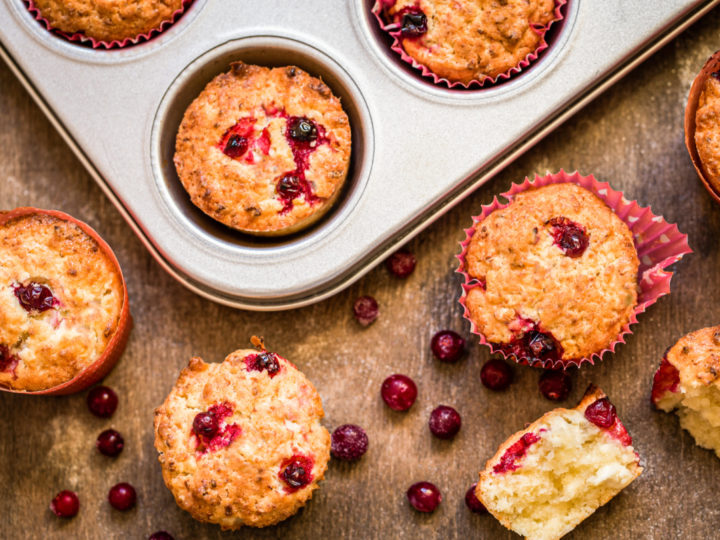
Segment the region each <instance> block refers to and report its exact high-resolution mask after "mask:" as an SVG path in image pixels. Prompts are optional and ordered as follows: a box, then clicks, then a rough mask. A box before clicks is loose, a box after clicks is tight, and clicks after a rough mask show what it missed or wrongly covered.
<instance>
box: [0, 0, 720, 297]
mask: <svg viewBox="0 0 720 540" xmlns="http://www.w3.org/2000/svg"><path fill="white" fill-rule="evenodd" d="M718 3H720V0H662V1H653V2H652V6H651V9H649V7H650V6H648V1H647V0H603V1H600V0H569V2H568V4H567V6H566V7H565V19H564V20H563V21H562V23H561V24H558V25H557V27H556V28H555V29H554V30H553V31H552V35H551V46H550V48H549V49H548V50H546V51H545V52H544V53H543V54H542V55H541V57H540V59H539V60H538V61H536V62H535V63H534V64H533V65H532V66H531V67H530V68H528V69H526V70H525V71H524V72H523V73H522V74H521V75H519V76H515V77H512V78H511V79H510V80H509V81H506V82H504V83H502V84H498V85H496V86H493V87H489V88H483V89H475V90H450V89H448V88H444V87H441V86H437V85H434V84H432V82H430V81H429V80H425V79H423V78H421V77H420V76H419V75H418V74H417V73H415V72H414V70H412V68H410V67H409V66H407V65H406V64H405V63H404V62H402V61H401V60H400V59H399V58H398V57H397V55H396V54H395V53H393V52H392V51H391V50H390V49H389V48H388V41H387V39H386V36H385V35H384V34H383V32H381V31H380V29H379V28H378V25H377V23H376V21H375V19H374V17H373V16H372V14H371V13H370V7H371V5H372V1H371V0H306V1H304V2H281V1H280V0H262V1H260V0H244V1H243V2H241V3H236V2H225V1H222V0H196V1H195V2H194V4H193V5H192V6H191V7H190V8H189V10H188V11H187V12H186V13H185V15H184V16H183V17H182V18H181V19H180V20H179V21H178V22H177V23H176V24H174V25H173V26H172V27H171V28H170V29H168V30H166V31H165V32H163V33H162V34H161V35H160V36H158V37H156V38H154V39H152V40H151V41H149V42H147V43H144V44H140V45H136V46H132V47H128V48H124V49H119V50H110V51H108V50H102V49H100V50H93V49H91V48H87V47H83V46H80V45H77V44H73V43H70V42H68V41H66V40H64V39H62V38H59V37H56V36H54V35H53V34H51V33H50V32H48V31H47V30H45V29H44V28H43V27H42V26H41V25H40V24H39V23H38V22H37V21H35V20H34V19H33V17H32V16H31V14H30V13H29V12H28V11H27V10H26V8H25V4H24V3H23V2H22V0H3V1H2V2H0V45H2V47H0V56H2V57H3V59H4V60H5V61H6V62H7V63H8V65H9V66H10V67H11V69H12V70H13V71H14V72H15V73H16V74H17V76H18V77H19V78H20V79H21V80H22V82H23V84H24V85H25V87H26V88H27V89H28V91H29V92H30V93H31V94H32V96H33V97H34V98H35V100H36V101H37V102H38V104H39V105H40V107H41V108H42V109H43V111H44V112H45V113H46V114H47V115H48V117H49V118H50V120H51V121H52V123H53V124H54V125H55V127H56V128H58V130H59V131H60V132H61V134H62V135H63V136H64V138H65V139H66V141H67V142H68V144H69V145H70V146H71V148H72V149H73V151H74V152H75V153H76V154H77V155H78V157H79V158H80V160H81V161H82V163H83V164H84V165H85V166H86V167H87V168H88V170H89V171H90V173H91V174H92V175H93V177H94V178H95V180H96V181H97V182H98V184H100V186H101V187H102V188H103V190H104V191H105V193H106V194H107V195H108V197H110V199H111V200H112V201H113V203H114V204H115V205H116V206H117V208H118V209H119V210H120V212H121V213H122V215H123V216H124V217H125V219H126V220H127V222H128V223H129V224H130V226H131V227H132V228H133V230H134V231H135V232H136V233H137V235H138V236H139V237H140V239H141V240H142V241H143V242H144V244H145V245H146V246H147V248H148V249H149V250H150V252H151V253H152V254H153V256H154V257H155V258H156V259H157V260H158V262H160V264H161V265H162V266H163V267H164V268H165V269H166V270H167V271H168V272H170V273H171V274H172V275H173V276H174V277H175V278H176V279H178V280H179V281H180V282H182V283H183V284H185V285H186V286H187V287H189V288H190V289H192V290H193V291H195V292H197V293H198V294H201V295H203V296H205V297H207V298H210V299H212V300H215V301H218V302H221V303H223V304H227V305H231V306H235V307H240V308H246V309H255V310H277V309H285V308H290V307H299V306H302V305H307V304H310V303H312V302H316V301H318V300H321V299H323V298H326V297H328V296H330V295H332V294H334V293H336V292H338V291H339V290H341V289H343V288H344V287H347V286H348V285H349V284H351V283H352V282H353V281H355V280H356V279H358V278H359V277H360V276H362V275H363V274H364V273H366V272H367V271H368V270H370V269H371V268H372V267H373V266H374V265H375V264H377V263H378V262H379V261H381V260H383V259H384V258H385V257H386V256H387V254H388V253H390V252H391V251H393V250H395V249H397V247H398V246H399V245H401V244H402V243H404V242H406V241H407V240H408V239H409V238H410V237H412V236H414V235H415V234H417V233H419V232H420V231H421V230H423V229H424V228H425V227H427V226H428V225H429V224H430V223H432V222H433V221H434V220H435V219H437V218H438V217H439V216H440V215H442V214H443V213H444V212H446V211H447V210H448V209H450V208H451V207H452V206H453V205H454V204H455V203H457V202H458V201H459V200H461V199H462V198H463V197H465V196H466V195H468V194H469V193H470V192H471V191H472V190H473V189H474V188H476V187H477V186H479V185H480V184H482V183H483V182H485V181H487V180H488V179H489V178H490V177H492V176H493V175H494V174H495V173H496V172H498V171H499V170H500V169H501V168H502V167H504V166H505V165H507V164H508V163H509V162H510V161H512V160H513V159H514V158H516V157H517V156H518V155H520V154H521V153H522V152H523V151H524V150H526V149H527V148H528V147H530V146H531V145H532V144H534V143H535V142H537V141H538V140H539V139H540V138H541V137H543V136H544V135H545V134H547V133H548V132H549V131H551V130H552V129H553V128H554V127H556V126H557V125H558V124H559V123H561V122H562V121H563V120H565V119H566V118H568V117H569V116H570V115H571V114H573V113H574V112H576V111H577V110H578V109H579V108H580V107H582V106H583V105H585V104H586V103H587V102H588V101H589V100H591V99H592V98H593V97H595V96H596V95H597V94H598V93H600V92H602V91H603V90H604V89H605V88H607V87H608V86H609V85H610V84H612V83H613V82H615V81H616V80H617V79H618V78H619V77H621V76H622V75H624V74H625V73H627V72H628V71H629V70H630V69H632V68H633V67H634V66H636V65H637V64H638V63H639V62H641V61H642V60H644V59H645V58H646V57H647V56H648V55H649V54H651V53H652V52H654V51H655V50H657V49H658V48H659V47H660V46H662V45H663V44H664V43H666V42H667V41H669V40H670V39H671V38H672V37H674V36H675V35H677V33H679V32H680V31H682V30H683V29H684V28H686V27H687V26H688V25H689V24H690V23H692V22H693V21H694V20H696V19H697V18H699V17H700V16H702V15H703V14H704V13H705V12H706V11H708V10H709V9H710V8H711V7H713V6H714V5H716V4H718ZM234 60H243V61H245V62H249V63H257V64H264V65H271V66H280V65H289V64H294V65H297V66H299V67H301V68H303V69H305V70H306V71H308V72H310V73H311V74H313V75H317V76H321V77H322V78H323V80H324V81H325V82H326V83H327V84H328V85H329V86H330V87H331V88H332V90H333V91H334V92H335V94H336V95H338V96H339V97H340V98H341V100H342V103H343V107H344V108H345V110H346V112H347V113H348V115H349V117H350V120H351V123H352V128H353V133H352V135H353V155H352V162H351V167H350V173H349V176H348V180H347V182H346V186H345V188H344V191H343V193H342V196H341V198H340V199H339V201H338V202H337V204H336V206H335V207H334V209H333V210H332V211H331V212H329V214H328V215H327V216H325V217H324V218H323V219H322V220H321V221H320V222H319V223H318V224H316V225H315V226H313V227H312V228H311V229H309V230H307V231H304V232H302V233H298V234H296V235H293V236H291V237H286V238H283V239H275V240H273V239H258V238H253V237H250V236H246V235H243V234H241V233H237V232H236V231H233V230H231V229H228V228H226V227H224V226H223V225H221V224H219V223H217V222H215V221H214V220H212V219H211V218H209V217H207V216H206V215H205V214H203V213H202V212H201V211H200V210H198V209H196V208H195V207H194V206H193V205H192V203H191V202H190V200H189V197H188V196H187V194H186V193H185V192H184V190H183V189H182V186H181V185H180V182H179V180H178V179H177V175H176V173H175V170H174V166H173V163H172V156H173V153H174V144H175V133H176V131H177V128H178V125H179V123H180V120H181V118H182V114H183V112H184V111H185V108H186V107H187V106H188V105H189V104H190V102H191V101H192V100H193V99H194V98H195V96H196V95H197V94H198V93H199V92H200V90H201V89H202V88H203V87H204V86H205V84H207V82H209V81H210V79H212V77H214V76H215V75H216V74H218V73H221V72H223V71H226V70H227V69H228V64H229V63H230V62H232V61H234Z"/></svg>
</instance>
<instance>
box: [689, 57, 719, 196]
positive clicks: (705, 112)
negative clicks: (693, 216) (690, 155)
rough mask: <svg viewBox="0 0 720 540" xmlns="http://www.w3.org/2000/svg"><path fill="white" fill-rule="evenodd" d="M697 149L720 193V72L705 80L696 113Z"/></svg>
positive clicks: (704, 168) (710, 178)
mask: <svg viewBox="0 0 720 540" xmlns="http://www.w3.org/2000/svg"><path fill="white" fill-rule="evenodd" d="M695 147H696V148H697V153H698V156H699V157H700V161H701V163H702V167H703V170H704V171H705V177H706V178H707V180H708V181H709V182H710V184H711V185H712V187H713V188H714V189H715V190H716V191H718V192H720V71H714V72H713V73H711V74H710V76H708V77H707V78H706V79H705V82H704V83H703V86H702V91H701V92H700V97H699V99H698V105H697V110H696V111H695Z"/></svg>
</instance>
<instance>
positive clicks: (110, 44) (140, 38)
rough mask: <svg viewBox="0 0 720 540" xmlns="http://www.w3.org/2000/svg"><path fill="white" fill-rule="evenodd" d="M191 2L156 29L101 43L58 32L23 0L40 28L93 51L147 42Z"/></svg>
mask: <svg viewBox="0 0 720 540" xmlns="http://www.w3.org/2000/svg"><path fill="white" fill-rule="evenodd" d="M193 1H194V0H183V2H182V7H181V8H180V9H178V10H177V11H175V12H174V13H173V14H172V15H171V16H170V18H169V19H167V20H164V21H163V22H161V23H160V25H159V26H158V27H157V28H153V29H152V30H149V31H148V32H145V33H142V34H138V35H137V36H135V37H131V38H130V37H128V38H125V39H122V40H117V39H114V40H112V41H103V40H99V39H95V38H93V37H89V36H86V35H85V34H83V33H82V32H75V33H73V34H70V33H68V32H63V31H62V30H58V29H57V28H53V26H52V25H51V24H50V21H48V20H47V19H46V18H45V17H43V16H42V13H40V10H39V9H38V8H37V7H36V6H35V1H34V0H24V2H25V5H26V6H27V9H28V11H29V12H30V13H31V14H32V16H33V17H34V18H35V20H36V21H38V22H39V23H40V24H41V25H42V26H44V27H45V28H46V29H47V31H48V32H51V33H53V34H55V35H58V36H61V37H63V38H65V39H67V40H68V41H71V42H73V43H77V44H79V45H84V46H88V47H92V48H93V49H121V48H123V47H130V46H132V45H137V44H138V43H143V42H145V41H149V40H150V39H152V38H153V37H155V36H157V35H158V34H161V33H162V32H163V31H165V30H167V29H168V28H169V27H170V26H172V25H173V24H175V22H176V21H177V20H178V19H179V18H180V17H181V16H182V14H183V13H185V11H186V10H187V9H188V8H189V7H190V5H191V4H192V3H193Z"/></svg>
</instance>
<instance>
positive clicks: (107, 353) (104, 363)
mask: <svg viewBox="0 0 720 540" xmlns="http://www.w3.org/2000/svg"><path fill="white" fill-rule="evenodd" d="M31 214H45V215H48V216H53V217H56V218H58V219H61V220H63V221H69V222H70V223H73V224H74V225H77V226H78V227H80V228H81V229H82V230H83V231H84V232H85V233H87V234H88V235H89V236H90V237H91V238H92V239H93V240H95V242H97V244H98V246H99V247H100V249H101V250H102V251H103V253H105V255H107V257H108V258H109V259H110V260H111V261H112V263H113V265H114V266H115V268H116V269H117V271H118V274H119V276H120V282H121V284H122V288H123V304H122V308H121V310H120V316H119V319H118V325H117V328H116V329H115V333H114V334H113V336H112V338H110V341H109V342H108V345H107V347H106V348H105V350H104V351H103V353H102V354H101V355H100V357H99V358H98V359H97V360H95V361H94V362H93V363H92V364H90V365H88V366H87V367H85V368H84V369H83V370H82V371H80V372H79V373H78V374H77V375H75V377H73V378H72V379H70V380H69V381H66V382H64V383H62V384H59V385H57V386H53V387H52V388H46V389H45V390H37V391H34V392H28V391H24V390H15V389H12V388H4V387H0V390H1V391H3V392H11V393H14V394H34V395H54V396H61V395H66V394H73V393H75V392H80V391H82V390H85V389H86V388H88V387H89V386H91V385H93V384H95V383H96V382H98V381H99V380H100V379H102V378H103V377H105V375H107V374H108V373H109V372H110V370H111V369H112V368H113V367H114V366H115V364H116V362H117V361H118V359H119V358H120V356H121V355H122V353H123V351H124V350H125V345H126V344H127V341H128V337H129V336H130V330H131V329H132V317H131V315H130V302H129V300H128V291H127V285H126V284H125V278H124V277H123V274H122V270H121V268H120V263H118V260H117V258H116V257H115V254H114V253H113V251H112V249H111V248H110V246H109V245H108V244H107V242H105V240H103V239H102V238H101V237H100V235H99V234H98V233H97V232H95V230H93V229H92V228H91V227H90V226H89V225H88V224H86V223H83V222H82V221H80V220H78V219H75V218H74V217H72V216H69V215H68V214H65V213H64V212H60V211H58V210H42V209H39V208H32V207H22V208H16V209H14V210H10V211H9V212H3V213H0V225H3V224H5V223H7V222H8V221H9V220H11V219H14V218H17V217H21V216H27V215H31Z"/></svg>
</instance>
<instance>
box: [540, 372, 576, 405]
mask: <svg viewBox="0 0 720 540" xmlns="http://www.w3.org/2000/svg"><path fill="white" fill-rule="evenodd" d="M538 386H539V387H540V393H541V394H542V395H543V396H545V397H546V398H547V399H550V400H552V401H562V400H564V399H566V398H567V397H568V394H570V388H571V387H572V379H571V378H570V375H568V373H567V372H565V371H559V370H550V369H548V370H545V372H544V373H543V374H542V375H540V381H539V382H538Z"/></svg>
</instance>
